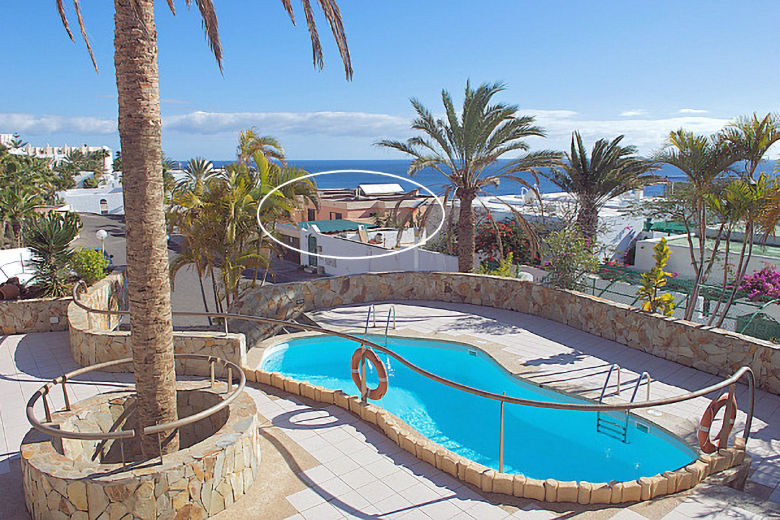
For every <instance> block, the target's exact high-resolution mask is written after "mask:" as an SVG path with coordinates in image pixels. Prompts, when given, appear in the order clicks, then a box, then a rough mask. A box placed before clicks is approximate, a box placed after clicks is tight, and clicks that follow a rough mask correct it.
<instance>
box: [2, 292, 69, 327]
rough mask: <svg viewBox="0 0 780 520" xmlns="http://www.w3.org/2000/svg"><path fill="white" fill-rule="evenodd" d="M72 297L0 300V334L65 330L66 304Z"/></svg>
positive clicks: (66, 321)
mask: <svg viewBox="0 0 780 520" xmlns="http://www.w3.org/2000/svg"><path fill="white" fill-rule="evenodd" d="M71 301H73V298H34V299H31V300H9V301H3V300H0V334H3V335H6V334H26V333H28V332H51V331H58V330H67V328H68V320H67V319H66V314H67V309H68V304H70V302H71Z"/></svg>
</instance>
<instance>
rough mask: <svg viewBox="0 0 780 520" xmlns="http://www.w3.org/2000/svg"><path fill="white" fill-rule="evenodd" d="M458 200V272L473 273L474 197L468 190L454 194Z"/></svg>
mask: <svg viewBox="0 0 780 520" xmlns="http://www.w3.org/2000/svg"><path fill="white" fill-rule="evenodd" d="M456 195H457V197H458V200H460V211H459V214H458V271H460V272H461V273H470V272H472V271H474V208H473V206H472V203H473V202H474V198H475V195H474V193H473V192H472V191H470V190H460V189H459V190H458V191H457V192H456Z"/></svg>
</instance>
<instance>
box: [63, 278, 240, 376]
mask: <svg viewBox="0 0 780 520" xmlns="http://www.w3.org/2000/svg"><path fill="white" fill-rule="evenodd" d="M80 301H81V302H83V303H84V304H85V305H87V306H89V307H91V308H94V309H100V310H117V309H119V308H120V305H123V302H124V273H123V272H115V273H112V274H110V275H108V276H107V277H105V278H103V279H102V280H100V281H99V282H97V283H95V284H94V285H92V286H91V287H89V288H88V289H87V291H86V292H85V293H83V294H82V295H81V296H80ZM69 302H70V304H69V305H68V307H67V323H68V324H69V328H70V334H69V335H70V352H71V355H72V356H73V359H74V360H75V361H76V363H78V364H79V365H81V366H89V365H95V364H97V363H103V362H106V361H116V360H118V359H123V358H127V357H131V355H132V354H131V349H130V331H127V330H115V329H116V326H117V325H118V323H119V319H118V318H117V317H116V316H105V315H99V314H94V313H88V312H87V311H85V310H84V309H82V308H81V307H79V306H78V305H76V304H75V303H73V302H72V299H69ZM173 349H174V352H175V353H176V354H207V355H210V356H216V357H219V358H222V359H226V360H228V361H232V362H233V363H235V364H236V365H238V366H243V365H245V364H246V339H245V337H244V335H243V334H241V333H228V334H225V333H224V332H216V331H174V333H173ZM176 367H177V371H179V373H184V374H188V375H199V376H208V375H209V366H208V362H207V361H204V360H192V359H189V360H179V361H177V362H176ZM104 370H106V371H107V372H126V371H127V367H122V366H116V367H108V368H106V369H104ZM216 375H217V376H218V377H222V376H224V375H225V369H224V368H223V367H221V366H218V367H217V368H216Z"/></svg>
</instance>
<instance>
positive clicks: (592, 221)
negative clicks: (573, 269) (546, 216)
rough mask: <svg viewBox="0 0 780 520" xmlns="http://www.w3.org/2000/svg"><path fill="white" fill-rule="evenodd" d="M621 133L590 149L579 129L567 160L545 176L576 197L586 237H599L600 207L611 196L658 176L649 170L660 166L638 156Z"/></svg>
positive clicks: (636, 187)
mask: <svg viewBox="0 0 780 520" xmlns="http://www.w3.org/2000/svg"><path fill="white" fill-rule="evenodd" d="M623 137H624V136H622V135H619V136H618V137H616V138H615V139H613V140H612V141H607V140H606V139H599V140H598V141H596V143H595V144H594V145H593V150H592V151H591V153H590V157H588V151H587V150H586V149H585V146H583V144H582V137H581V136H580V133H579V132H574V133H573V134H572V136H571V149H570V151H569V152H567V153H566V156H565V159H566V160H565V162H563V163H562V164H560V165H559V166H556V167H555V168H553V169H551V170H550V171H549V173H545V176H546V177H547V178H548V179H550V180H551V181H552V182H554V183H555V184H556V185H558V186H559V187H560V188H561V189H562V190H564V191H566V192H568V193H571V194H573V195H574V196H575V197H576V198H577V203H578V208H577V225H578V226H579V227H580V231H581V232H582V233H583V235H584V236H585V238H588V239H590V240H591V241H594V242H595V240H596V235H597V227H598V219H599V210H601V208H602V207H604V204H606V202H607V201H608V200H610V199H612V198H615V197H618V196H620V195H622V194H624V193H627V192H629V191H631V190H636V189H640V188H644V187H645V186H647V185H648V184H650V183H652V182H654V181H656V180H657V178H656V177H655V176H653V175H648V173H649V172H651V171H655V170H657V169H658V166H657V165H656V164H655V163H654V162H652V161H648V160H646V159H642V158H641V157H637V156H636V147H634V146H621V145H620V142H621V141H622V140H623Z"/></svg>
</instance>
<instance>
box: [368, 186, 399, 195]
mask: <svg viewBox="0 0 780 520" xmlns="http://www.w3.org/2000/svg"><path fill="white" fill-rule="evenodd" d="M358 189H359V190H360V191H362V192H363V193H364V194H365V195H391V194H396V193H403V192H404V189H403V188H402V187H401V185H400V184H361V185H359V186H358Z"/></svg>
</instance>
